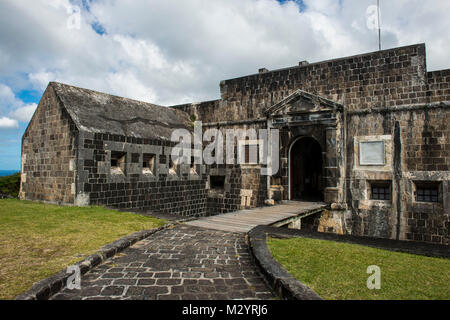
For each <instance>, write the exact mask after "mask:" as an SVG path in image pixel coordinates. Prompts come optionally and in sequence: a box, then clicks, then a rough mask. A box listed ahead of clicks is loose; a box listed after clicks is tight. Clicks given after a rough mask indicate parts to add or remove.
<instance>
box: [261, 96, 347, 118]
mask: <svg viewBox="0 0 450 320" xmlns="http://www.w3.org/2000/svg"><path fill="white" fill-rule="evenodd" d="M342 110H343V106H342V105H341V104H339V103H337V102H334V101H332V100H329V99H326V98H323V97H321V96H318V95H315V94H312V93H309V92H306V91H303V90H297V91H295V92H294V93H292V94H291V95H289V96H287V97H286V98H284V99H283V100H281V101H280V102H278V103H276V104H274V105H272V106H270V107H268V108H265V109H264V114H265V115H266V116H267V117H268V118H273V117H277V116H285V115H294V114H305V113H330V114H332V113H335V112H336V111H342Z"/></svg>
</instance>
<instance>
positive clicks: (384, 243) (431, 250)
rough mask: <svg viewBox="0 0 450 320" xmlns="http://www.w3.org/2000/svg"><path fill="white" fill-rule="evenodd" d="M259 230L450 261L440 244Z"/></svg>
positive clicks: (290, 230)
mask: <svg viewBox="0 0 450 320" xmlns="http://www.w3.org/2000/svg"><path fill="white" fill-rule="evenodd" d="M257 228H259V232H260V233H264V234H269V235H271V236H274V237H277V238H294V237H297V238H309V239H319V240H328V241H335V242H343V243H350V244H358V245H362V246H366V247H371V248H377V249H383V250H389V251H396V252H404V253H409V254H416V255H422V256H427V257H437V258H444V259H450V250H449V248H450V246H448V245H445V244H439V243H430V242H420V241H408V240H394V239H386V238H373V237H367V236H355V235H339V234H334V233H326V232H317V231H310V230H297V229H288V228H274V227H271V226H258V227H257ZM252 231H253V230H252Z"/></svg>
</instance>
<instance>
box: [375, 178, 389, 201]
mask: <svg viewBox="0 0 450 320" xmlns="http://www.w3.org/2000/svg"><path fill="white" fill-rule="evenodd" d="M370 199H371V200H391V182H390V181H372V182H370Z"/></svg>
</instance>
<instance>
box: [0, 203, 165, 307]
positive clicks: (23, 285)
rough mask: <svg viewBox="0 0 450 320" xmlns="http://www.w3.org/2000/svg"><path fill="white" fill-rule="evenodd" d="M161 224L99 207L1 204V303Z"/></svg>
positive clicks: (138, 216)
mask: <svg viewBox="0 0 450 320" xmlns="http://www.w3.org/2000/svg"><path fill="white" fill-rule="evenodd" d="M165 223H166V221H164V220H161V219H156V218H151V217H146V216H141V215H138V214H133V213H127V212H117V211H113V210H108V209H105V208H103V207H86V208H79V207H63V206H56V205H47V204H40V203H33V202H28V201H19V200H15V199H11V200H10V199H7V200H0V299H13V298H14V297H15V296H17V295H18V294H20V293H22V292H24V291H26V290H28V289H30V288H31V287H32V285H33V283H35V282H37V281H39V280H42V279H44V278H46V277H49V276H51V275H53V274H54V273H56V272H58V271H60V270H62V269H64V268H66V267H67V266H69V265H71V264H73V263H75V262H78V261H80V260H82V259H84V258H85V257H87V256H89V255H90V254H93V253H95V252H96V251H98V250H99V249H100V248H101V247H102V246H103V245H105V244H108V243H110V242H113V241H115V240H117V239H119V238H121V237H124V236H126V235H129V234H131V233H134V232H137V231H141V230H148V229H153V228H157V227H160V226H162V225H164V224H165Z"/></svg>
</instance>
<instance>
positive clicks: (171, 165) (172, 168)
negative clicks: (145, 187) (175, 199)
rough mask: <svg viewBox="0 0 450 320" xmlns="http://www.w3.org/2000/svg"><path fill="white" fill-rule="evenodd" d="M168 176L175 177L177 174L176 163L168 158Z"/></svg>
mask: <svg viewBox="0 0 450 320" xmlns="http://www.w3.org/2000/svg"><path fill="white" fill-rule="evenodd" d="M169 174H172V175H176V174H177V163H176V162H174V161H173V160H172V158H169Z"/></svg>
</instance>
